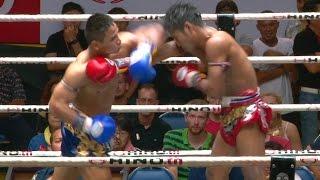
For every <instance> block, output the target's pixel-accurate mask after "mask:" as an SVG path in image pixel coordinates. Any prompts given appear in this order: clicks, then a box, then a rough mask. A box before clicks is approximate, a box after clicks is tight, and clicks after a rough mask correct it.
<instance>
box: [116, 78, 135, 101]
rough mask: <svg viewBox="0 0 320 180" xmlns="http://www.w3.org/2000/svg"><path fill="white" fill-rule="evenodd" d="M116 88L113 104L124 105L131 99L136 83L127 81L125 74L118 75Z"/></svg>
mask: <svg viewBox="0 0 320 180" xmlns="http://www.w3.org/2000/svg"><path fill="white" fill-rule="evenodd" d="M118 76H119V80H118V88H117V91H116V96H115V99H114V102H113V104H117V105H126V104H128V102H129V99H131V97H132V95H133V94H134V91H135V90H136V88H137V85H138V83H136V82H134V81H132V80H130V79H129V76H128V75H127V74H119V75H118Z"/></svg>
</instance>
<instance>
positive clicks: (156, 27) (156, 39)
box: [133, 23, 166, 47]
mask: <svg viewBox="0 0 320 180" xmlns="http://www.w3.org/2000/svg"><path fill="white" fill-rule="evenodd" d="M133 34H135V35H136V37H137V39H138V42H146V41H147V42H150V43H152V44H153V45H155V46H157V47H159V46H161V45H162V44H163V43H164V42H165V40H166V34H165V30H164V28H163V26H162V25H161V24H159V23H153V24H147V25H142V26H139V27H138V28H137V29H135V30H134V31H133Z"/></svg>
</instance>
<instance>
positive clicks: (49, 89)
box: [40, 76, 62, 105]
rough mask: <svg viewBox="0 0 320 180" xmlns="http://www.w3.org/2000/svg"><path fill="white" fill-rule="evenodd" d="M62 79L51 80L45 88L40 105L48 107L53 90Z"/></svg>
mask: <svg viewBox="0 0 320 180" xmlns="http://www.w3.org/2000/svg"><path fill="white" fill-rule="evenodd" d="M61 79H62V77H61V76H60V77H59V76H58V77H54V78H51V79H50V80H49V81H48V82H47V83H46V85H45V86H44V88H43V91H42V95H41V99H40V103H41V104H42V105H48V103H49V100H50V97H51V94H52V92H53V89H54V88H55V87H56V85H57V84H58V83H59V82H60V81H61Z"/></svg>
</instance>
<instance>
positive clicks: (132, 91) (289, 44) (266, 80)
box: [0, 0, 320, 179]
mask: <svg viewBox="0 0 320 180" xmlns="http://www.w3.org/2000/svg"><path fill="white" fill-rule="evenodd" d="M297 9H298V11H299V12H320V1H319V0H297ZM61 13H62V14H84V13H85V10H84V9H83V8H82V7H81V6H80V5H79V4H77V3H74V2H68V3H66V4H65V5H64V6H63V8H62V11H61ZM108 13H109V14H127V13H128V12H127V11H126V10H125V9H123V8H120V7H116V8H113V9H111V10H110V11H108ZM214 13H239V11H238V7H237V4H236V3H235V2H234V1H232V0H221V1H219V3H218V4H217V6H216V8H215V12H214ZM262 13H272V10H267V9H266V10H264V11H262ZM116 24H117V25H118V27H119V31H127V30H128V25H129V24H128V22H116ZM239 24H240V21H234V27H235V40H236V41H237V42H238V43H239V44H240V45H241V47H242V48H243V49H244V51H245V52H246V53H247V54H248V56H292V55H297V56H298V55H299V56H304V55H320V21H319V20H308V21H291V22H290V23H289V24H288V25H287V27H286V37H278V36H277V30H278V27H279V21H277V20H263V21H262V20H261V21H257V23H256V28H257V31H259V32H260V37H259V38H257V39H253V38H251V37H250V35H249V34H241V33H239V32H238V31H237V30H236V27H237V26H238V25H239ZM85 48H87V42H86V39H85V35H84V31H83V30H82V29H80V22H63V29H62V30H60V31H58V32H56V33H54V34H52V35H51V36H50V37H49V38H48V41H47V44H46V48H45V51H44V56H46V57H74V56H76V55H77V54H78V53H79V52H81V51H82V50H83V49H85ZM66 67H67V66H66V65H61V64H48V66H47V71H48V74H47V75H48V81H47V83H46V85H45V86H44V87H43V88H42V89H43V91H42V96H41V99H39V100H38V101H37V100H32V101H31V102H38V104H42V105H45V104H48V101H49V99H50V96H51V93H52V91H53V89H54V87H55V85H56V84H57V83H58V82H59V81H60V80H61V77H62V75H63V73H64V70H65V69H66ZM173 68H174V66H173V65H156V70H157V77H156V79H155V80H154V82H153V83H152V84H138V83H137V82H134V81H133V80H132V79H130V77H129V76H128V75H126V74H120V75H119V82H118V88H117V92H116V97H115V101H114V104H116V105H126V104H137V105H158V104H202V105H204V104H215V99H214V98H211V97H205V96H204V95H203V94H202V93H201V92H200V91H197V90H195V89H182V88H179V87H175V86H174V85H173V83H172V80H171V71H172V69H173ZM254 68H255V70H256V75H257V80H258V83H259V87H260V91H261V93H262V97H263V100H264V101H265V102H267V103H269V104H281V103H284V104H293V103H301V104H319V103H320V64H298V65H295V64H254ZM0 84H1V88H0V102H1V104H2V105H24V104H26V102H29V101H27V99H26V97H28V96H27V95H26V92H25V89H24V82H23V80H22V79H21V77H20V76H19V74H18V73H17V72H16V71H15V68H12V67H11V66H6V65H0ZM173 114H174V113H171V116H170V113H169V116H168V113H165V114H158V113H136V114H113V116H114V117H115V119H116V121H117V130H116V134H115V136H114V138H113V139H112V142H111V147H112V149H113V150H121V151H124V150H126V151H132V150H151V151H157V150H203V149H207V150H209V149H211V147H212V143H213V142H214V139H215V136H216V135H217V133H219V132H218V129H219V126H220V123H219V121H218V117H217V115H216V114H215V113H207V112H201V111H191V112H188V113H185V114H181V113H180V114H178V115H173ZM167 117H169V118H167ZM29 119H32V121H31V122H32V123H30V122H29ZM168 119H169V120H168ZM168 121H170V122H169V123H168ZM60 126H61V122H60V120H59V119H57V118H55V117H54V115H52V114H50V113H39V114H34V115H33V116H31V117H30V116H27V117H25V116H24V115H23V114H15V113H1V114H0V140H1V141H3V142H4V140H6V142H7V141H8V142H9V145H8V146H6V150H27V149H28V150H32V151H48V150H53V151H59V150H60V147H59V146H60V145H61V130H60ZM318 135H319V118H318V112H301V113H297V112H273V121H272V124H271V127H270V130H269V132H268V133H267V135H266V148H267V149H286V150H302V149H305V148H307V147H308V148H312V147H319V145H318V146H317V145H315V144H314V143H313V141H314V139H315V138H316V137H317V136H318ZM32 136H33V137H32ZM316 142H317V141H316ZM0 146H3V144H2V143H1V144H0ZM167 168H168V170H169V171H170V172H171V173H172V175H173V176H174V177H176V178H177V179H188V178H189V179H192V177H197V178H198V179H202V177H203V178H204V177H205V175H204V173H205V168H192V167H181V168H180V167H179V168H177V167H174V166H170V167H167ZM310 169H311V170H312V171H313V173H314V175H315V176H317V177H318V171H317V169H314V168H310ZM238 170H239V168H238V169H237V168H234V169H232V171H231V173H230V179H232V177H240V176H237V175H236V176H235V175H234V174H237V173H241V170H240V172H239V171H238ZM52 171H53V169H50V168H46V169H43V170H41V171H38V172H37V174H36V175H35V176H38V177H40V176H41V177H42V176H43V177H47V178H48V177H49V176H50V174H52ZM113 171H114V172H120V173H121V174H122V175H123V177H127V176H128V174H129V173H130V172H131V171H132V169H129V168H124V169H120V170H119V169H114V170H113ZM266 176H268V175H266ZM318 178H320V177H318Z"/></svg>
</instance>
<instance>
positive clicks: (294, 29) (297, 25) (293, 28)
mask: <svg viewBox="0 0 320 180" xmlns="http://www.w3.org/2000/svg"><path fill="white" fill-rule="evenodd" d="M306 1H307V0H297V10H298V12H300V13H301V12H302V8H303V5H304V3H305V2H306ZM305 27H306V21H304V20H292V21H288V22H287V24H286V29H285V37H286V38H290V39H292V40H294V38H295V37H296V35H297V34H298V33H299V32H301V31H302V30H303V29H304V28H305Z"/></svg>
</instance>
